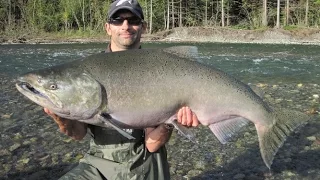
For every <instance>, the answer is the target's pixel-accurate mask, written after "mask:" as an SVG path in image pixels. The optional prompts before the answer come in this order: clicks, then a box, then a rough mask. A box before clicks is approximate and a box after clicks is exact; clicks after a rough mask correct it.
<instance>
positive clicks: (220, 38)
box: [0, 27, 320, 45]
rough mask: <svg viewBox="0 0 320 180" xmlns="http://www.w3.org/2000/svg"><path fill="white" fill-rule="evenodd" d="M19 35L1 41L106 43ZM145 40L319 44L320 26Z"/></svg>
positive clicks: (200, 30) (181, 31)
mask: <svg viewBox="0 0 320 180" xmlns="http://www.w3.org/2000/svg"><path fill="white" fill-rule="evenodd" d="M89 36H90V37H88V36H84V35H78V36H76V35H73V36H69V35H61V34H60V35H57V34H40V35H36V36H35V35H20V36H14V37H10V36H3V37H0V44H17V43H18V44H19V43H26V44H48V43H49V44H58V43H90V42H106V41H108V40H109V38H108V37H107V36H106V35H105V34H97V35H89ZM142 41H143V42H150V41H151V42H154V41H160V42H219V43H266V44H316V45H320V29H319V28H295V29H292V30H285V29H273V28H266V29H260V30H241V29H232V28H221V27H183V28H175V29H172V30H167V31H161V32H157V33H154V34H143V36H142Z"/></svg>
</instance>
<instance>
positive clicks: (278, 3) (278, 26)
mask: <svg viewBox="0 0 320 180" xmlns="http://www.w3.org/2000/svg"><path fill="white" fill-rule="evenodd" d="M276 28H280V0H277V23H276Z"/></svg>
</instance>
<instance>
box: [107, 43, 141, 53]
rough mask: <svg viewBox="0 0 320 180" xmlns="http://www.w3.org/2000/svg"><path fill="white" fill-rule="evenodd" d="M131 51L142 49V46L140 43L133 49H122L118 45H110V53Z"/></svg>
mask: <svg viewBox="0 0 320 180" xmlns="http://www.w3.org/2000/svg"><path fill="white" fill-rule="evenodd" d="M130 49H141V45H140V43H139V44H137V45H135V46H132V47H126V48H120V47H118V46H116V45H113V44H112V43H110V44H109V45H108V52H117V51H126V50H130Z"/></svg>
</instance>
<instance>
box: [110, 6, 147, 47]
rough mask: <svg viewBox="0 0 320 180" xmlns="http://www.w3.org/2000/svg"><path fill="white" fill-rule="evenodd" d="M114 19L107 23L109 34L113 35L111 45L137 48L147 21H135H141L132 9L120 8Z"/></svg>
mask: <svg viewBox="0 0 320 180" xmlns="http://www.w3.org/2000/svg"><path fill="white" fill-rule="evenodd" d="M112 19H113V20H114V21H110V22H108V23H106V25H105V28H106V31H107V33H108V35H110V36H111V47H112V48H117V49H132V48H137V47H136V46H139V43H140V38H141V34H142V33H143V32H144V31H145V29H146V25H145V23H138V24H137V23H135V22H137V21H138V22H140V21H139V20H140V18H139V17H136V16H135V15H134V14H133V13H131V12H130V11H121V10H120V11H119V12H117V13H116V14H115V15H114V16H113V17H112ZM122 21H123V22H122ZM121 22H122V23H121ZM114 46H117V47H114Z"/></svg>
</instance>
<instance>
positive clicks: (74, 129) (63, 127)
mask: <svg viewBox="0 0 320 180" xmlns="http://www.w3.org/2000/svg"><path fill="white" fill-rule="evenodd" d="M44 111H45V112H46V113H47V114H48V115H49V116H51V117H52V118H53V120H54V121H55V122H56V123H57V124H58V126H59V129H60V132H61V133H63V134H65V135H67V136H70V137H71V138H72V139H75V140H82V139H83V138H84V137H85V136H86V134H87V126H88V125H87V124H85V123H82V122H79V121H74V120H69V119H64V118H61V117H59V116H57V115H55V114H53V113H52V112H50V111H49V109H47V108H44ZM177 117H178V119H177V120H178V122H179V123H181V124H182V125H185V126H189V127H190V126H193V127H195V126H198V124H199V121H198V118H197V116H196V115H195V114H194V113H193V112H192V111H191V110H190V108H188V107H183V108H181V109H180V110H179V111H178V113H177ZM171 133H172V129H168V127H166V125H165V124H161V125H159V126H158V127H156V128H146V132H145V141H146V147H147V149H148V150H149V151H150V152H155V151H157V150H158V149H159V148H160V147H161V146H163V145H164V144H165V143H166V142H167V141H168V140H169V138H170V136H171Z"/></svg>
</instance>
